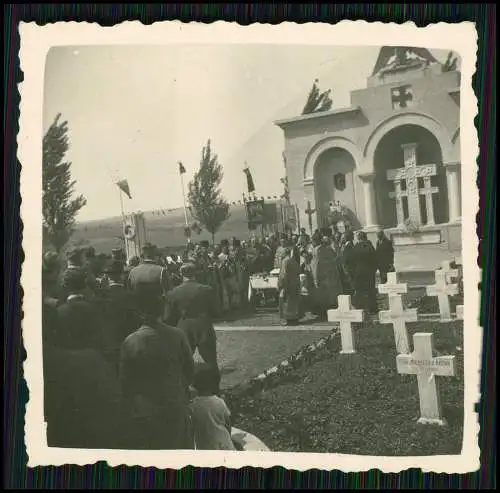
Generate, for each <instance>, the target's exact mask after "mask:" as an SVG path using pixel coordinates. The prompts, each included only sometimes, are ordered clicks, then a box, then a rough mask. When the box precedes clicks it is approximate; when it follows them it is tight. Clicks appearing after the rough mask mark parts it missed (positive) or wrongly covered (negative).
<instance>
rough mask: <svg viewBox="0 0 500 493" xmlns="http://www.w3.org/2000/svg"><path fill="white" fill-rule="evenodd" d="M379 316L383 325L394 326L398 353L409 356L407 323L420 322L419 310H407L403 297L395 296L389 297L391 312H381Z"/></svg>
mask: <svg viewBox="0 0 500 493" xmlns="http://www.w3.org/2000/svg"><path fill="white" fill-rule="evenodd" d="M378 316H379V322H380V323H381V324H392V326H393V328H394V339H395V341H396V351H397V353H398V354H408V353H409V352H410V342H409V340H408V331H407V330H406V322H416V321H417V320H418V318H417V317H418V316H417V309H416V308H412V309H410V310H405V309H404V307H403V299H402V297H401V295H400V294H395V295H392V296H389V310H382V311H380V312H379V314H378Z"/></svg>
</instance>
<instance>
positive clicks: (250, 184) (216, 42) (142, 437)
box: [18, 22, 481, 473]
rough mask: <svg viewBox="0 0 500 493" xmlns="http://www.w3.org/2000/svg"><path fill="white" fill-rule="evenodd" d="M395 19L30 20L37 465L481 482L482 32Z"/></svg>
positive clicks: (31, 380) (27, 100) (28, 303)
mask: <svg viewBox="0 0 500 493" xmlns="http://www.w3.org/2000/svg"><path fill="white" fill-rule="evenodd" d="M391 26H392V28H391V29H388V25H384V24H381V23H377V24H376V25H374V24H369V23H364V22H363V23H359V22H342V23H340V24H339V25H334V26H330V25H323V24H322V25H319V24H318V25H313V24H308V25H295V24H291V23H287V24H284V25H276V26H272V25H252V26H247V27H243V26H239V25H237V24H227V23H222V22H219V23H216V24H211V25H202V24H200V25H198V24H195V23H191V24H189V25H183V24H181V23H176V22H167V23H157V24H155V25H151V26H145V25H141V24H139V23H133V22H132V23H127V25H117V26H115V27H113V28H102V27H100V26H98V25H97V24H96V25H91V24H83V23H82V24H78V23H67V24H66V23H55V24H52V25H47V26H45V27H40V26H36V25H34V24H33V25H31V24H24V25H22V26H21V28H20V33H21V54H20V60H21V68H22V70H23V72H24V82H22V83H21V84H20V86H19V90H20V94H21V119H20V131H19V136H18V143H19V161H20V162H21V165H22V171H21V195H22V207H21V214H22V220H23V223H24V238H23V249H24V252H25V255H26V259H25V261H24V265H23V272H22V279H21V283H22V287H23V289H24V293H25V295H24V307H23V311H24V314H25V315H24V319H23V337H24V345H25V348H26V352H27V359H26V362H25V365H24V372H25V378H26V381H27V385H28V389H29V392H30V400H29V402H28V404H27V409H26V428H25V436H26V446H27V451H28V456H29V460H30V463H29V466H35V465H49V464H54V465H57V464H64V463H75V464H88V463H93V462H95V461H96V460H105V461H107V462H108V463H109V464H110V465H113V464H127V465H141V466H156V467H171V468H178V467H183V466H184V465H188V464H189V465H195V466H207V467H217V466H221V465H224V466H226V467H241V466H245V465H250V466H252V465H253V466H261V467H270V466H274V465H282V466H283V467H288V468H295V469H299V470H305V469H309V468H318V469H321V468H323V469H334V468H336V469H341V470H344V471H362V470H368V469H370V468H378V469H381V470H383V471H386V472H399V471H401V470H404V469H407V468H408V467H420V468H422V469H423V470H424V471H435V472H447V473H455V472H456V473H459V472H468V471H473V470H475V469H476V468H477V467H478V464H479V447H478V442H477V434H478V431H479V425H478V421H477V414H476V413H475V410H474V405H475V403H476V402H477V401H478V400H479V397H480V396H479V375H480V364H479V355H480V344H481V329H480V327H479V320H478V306H479V305H478V300H479V293H478V291H477V289H478V288H477V286H478V282H479V269H478V267H477V263H476V257H477V248H478V241H477V237H476V230H475V216H476V213H477V209H478V197H479V195H478V191H477V186H476V174H477V166H476V157H477V153H478V144H477V131H476V128H475V127H474V117H475V116H476V112H477V102H476V98H475V95H474V92H473V90H472V86H471V80H472V76H473V74H474V71H475V63H476V53H475V52H476V45H477V39H476V38H477V36H476V32H475V29H474V26H473V25H472V24H468V23H462V24H454V25H452V24H445V23H442V24H439V25H433V26H430V27H427V28H417V27H416V26H415V25H412V24H403V25H398V26H397V27H396V25H394V24H393V25H391ZM302 40H303V41H302ZM375 42H376V43H377V44H374V43H375Z"/></svg>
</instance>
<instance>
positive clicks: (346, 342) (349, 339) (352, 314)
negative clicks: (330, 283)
mask: <svg viewBox="0 0 500 493" xmlns="http://www.w3.org/2000/svg"><path fill="white" fill-rule="evenodd" d="M338 302H339V307H338V309H336V310H328V321H329V322H339V323H340V338H341V343H342V350H341V351H340V353H341V354H352V353H355V352H356V350H355V348H354V340H353V336H352V327H351V324H352V323H353V322H362V321H363V318H364V312H363V310H354V309H353V308H352V305H351V297H350V296H349V295H342V294H341V295H339V296H338Z"/></svg>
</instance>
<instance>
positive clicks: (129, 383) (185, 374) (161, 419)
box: [120, 264, 194, 450]
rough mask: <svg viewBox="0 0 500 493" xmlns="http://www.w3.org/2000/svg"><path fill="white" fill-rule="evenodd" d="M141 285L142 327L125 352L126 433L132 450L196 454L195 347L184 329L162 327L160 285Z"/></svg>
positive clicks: (122, 374) (122, 360) (122, 363)
mask: <svg viewBox="0 0 500 493" xmlns="http://www.w3.org/2000/svg"><path fill="white" fill-rule="evenodd" d="M143 265H144V264H143ZM153 266H154V264H153ZM139 267H141V265H139V266H138V267H136V268H135V269H138V268H139ZM138 277H140V276H138ZM151 278H154V277H153V276H151ZM151 278H147V279H149V280H150V279H151ZM139 280H140V279H139ZM156 281H158V278H156ZM135 285H136V288H137V287H139V289H138V290H137V291H135V294H136V297H135V298H136V299H135V303H136V307H137V316H138V320H139V322H138V327H137V330H136V331H135V332H133V333H132V334H130V335H129V336H128V337H127V338H126V339H125V341H124V342H123V344H122V346H121V351H120V384H121V385H120V386H121V395H122V400H123V405H124V406H123V407H124V409H125V410H126V413H127V417H128V420H127V421H128V426H127V428H126V429H125V430H124V433H123V435H124V442H125V444H126V448H130V449H134V450H135V449H155V450H181V449H192V448H193V446H194V444H193V439H192V432H191V424H190V419H189V385H190V384H191V383H192V378H193V373H194V362H193V355H192V353H191V347H190V345H189V342H188V340H187V337H186V335H185V333H184V332H183V331H182V330H181V329H179V328H177V327H172V326H169V325H165V324H164V323H163V322H162V321H161V318H162V316H163V314H164V309H165V305H164V299H163V289H162V287H161V285H160V283H159V282H153V283H147V282H145V283H142V284H141V283H135Z"/></svg>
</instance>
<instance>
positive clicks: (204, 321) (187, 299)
mask: <svg viewBox="0 0 500 493" xmlns="http://www.w3.org/2000/svg"><path fill="white" fill-rule="evenodd" d="M181 275H182V278H183V282H182V284H181V285H179V286H177V287H175V288H174V289H172V290H171V291H170V292H169V293H168V294H167V306H166V321H167V323H168V324H169V325H174V326H177V327H179V328H180V329H182V330H183V331H184V332H185V333H186V335H187V338H188V340H189V344H190V345H191V350H192V352H193V354H194V353H195V351H196V349H198V351H199V353H200V356H201V357H202V358H203V360H204V361H205V363H209V364H210V365H213V366H214V367H218V365H217V346H216V335H215V329H214V326H213V323H212V320H213V316H214V309H215V292H214V290H213V288H212V287H210V286H207V285H205V284H200V283H198V282H196V280H195V275H196V266H195V265H194V264H192V263H186V264H183V265H182V267H181Z"/></svg>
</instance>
